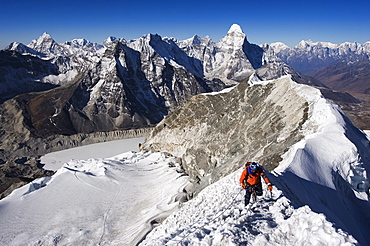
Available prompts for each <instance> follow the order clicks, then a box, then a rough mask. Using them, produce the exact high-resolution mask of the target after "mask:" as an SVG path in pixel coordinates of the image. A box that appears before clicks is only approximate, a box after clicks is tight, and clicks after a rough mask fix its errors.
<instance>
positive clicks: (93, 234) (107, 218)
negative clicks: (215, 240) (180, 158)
mask: <svg viewBox="0 0 370 246" xmlns="http://www.w3.org/2000/svg"><path fill="white" fill-rule="evenodd" d="M179 170H180V167H179V164H177V163H176V162H175V161H174V159H173V158H167V157H165V156H164V154H161V153H144V152H140V153H133V152H127V153H124V154H121V155H118V156H115V157H112V158H107V159H89V160H79V161H77V160H73V161H70V162H68V163H66V164H65V165H64V166H63V167H62V168H61V169H59V170H58V171H57V173H56V174H55V175H54V176H53V177H52V178H50V177H48V178H41V179H38V180H35V181H34V182H32V183H30V184H28V185H25V186H23V187H22V188H20V189H17V190H15V191H14V192H13V193H12V194H11V195H9V196H8V197H6V198H4V199H2V200H1V201H0V218H1V220H0V228H2V230H1V231H0V245H135V244H137V243H138V242H140V240H141V239H142V238H143V237H144V236H145V234H146V233H148V232H149V231H150V230H151V229H152V225H151V222H152V221H154V220H157V221H160V220H162V219H163V218H164V217H166V216H167V215H168V214H169V213H171V212H172V211H173V210H174V209H176V207H177V206H178V202H177V201H176V199H177V196H178V194H179V193H181V192H182V190H183V188H184V186H185V185H186V184H188V177H187V176H183V174H182V173H180V172H178V171H179Z"/></svg>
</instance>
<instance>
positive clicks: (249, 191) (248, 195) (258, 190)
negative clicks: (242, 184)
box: [244, 182, 262, 206]
mask: <svg viewBox="0 0 370 246" xmlns="http://www.w3.org/2000/svg"><path fill="white" fill-rule="evenodd" d="M253 187H254V190H255V191H256V195H257V196H262V183H261V182H259V183H258V184H256V185H253V186H247V188H246V189H245V196H244V204H245V206H247V205H248V204H249V200H250V199H251V195H252V190H253Z"/></svg>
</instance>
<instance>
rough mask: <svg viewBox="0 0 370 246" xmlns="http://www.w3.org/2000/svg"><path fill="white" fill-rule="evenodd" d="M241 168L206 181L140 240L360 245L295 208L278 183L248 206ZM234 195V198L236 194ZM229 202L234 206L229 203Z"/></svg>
mask: <svg viewBox="0 0 370 246" xmlns="http://www.w3.org/2000/svg"><path fill="white" fill-rule="evenodd" d="M241 171H242V170H238V171H236V172H234V173H232V174H230V175H228V176H227V177H225V178H223V179H221V180H220V181H218V182H216V183H214V184H212V185H210V186H208V187H207V188H205V189H204V190H203V191H202V192H200V193H199V195H198V196H197V197H195V198H194V199H192V200H190V201H189V202H187V203H185V204H183V205H182V206H181V208H180V210H179V211H178V212H177V213H174V214H172V215H170V216H169V217H168V218H167V219H166V220H165V221H164V222H163V223H162V224H161V225H159V226H158V227H156V228H155V229H154V230H153V231H152V232H151V233H150V234H149V235H148V236H147V238H146V239H145V240H144V241H143V242H142V243H141V244H140V245H151V246H152V245H157V246H160V245H220V246H221V245H356V244H357V241H356V240H355V239H354V238H353V237H352V236H350V235H348V234H347V233H345V232H343V231H342V230H340V229H336V228H335V227H334V226H333V224H332V223H330V222H328V221H327V220H326V218H325V216H324V215H323V214H318V213H315V212H313V211H312V210H311V209H310V208H309V207H308V206H302V207H300V208H297V209H295V208H294V207H293V206H292V205H291V204H290V203H291V202H290V200H289V199H287V198H286V197H285V196H284V194H283V193H282V192H281V191H280V190H278V189H277V188H276V187H274V188H273V192H272V196H273V200H271V197H270V194H269V192H268V191H267V189H266V186H265V185H263V188H264V195H263V196H262V197H258V200H257V202H255V203H250V204H249V205H248V206H247V207H245V206H244V190H243V191H242V192H240V189H241V188H240V186H239V184H238V180H239V176H240V174H241ZM235 195H237V196H236V199H235ZM230 205H231V206H230Z"/></svg>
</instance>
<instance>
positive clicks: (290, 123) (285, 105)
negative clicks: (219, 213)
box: [142, 76, 310, 192]
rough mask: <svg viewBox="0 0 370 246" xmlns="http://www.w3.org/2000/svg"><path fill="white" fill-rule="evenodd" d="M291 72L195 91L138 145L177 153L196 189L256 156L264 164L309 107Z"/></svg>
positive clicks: (277, 155)
mask: <svg viewBox="0 0 370 246" xmlns="http://www.w3.org/2000/svg"><path fill="white" fill-rule="evenodd" d="M297 86H305V85H298V84H297V83H296V82H294V81H292V80H291V79H290V77H287V76H285V77H283V78H281V79H276V80H274V81H272V82H269V83H258V84H252V85H251V84H250V83H248V81H244V82H241V83H240V84H239V85H237V86H236V87H235V88H233V89H232V90H231V91H230V92H225V93H218V94H205V95H197V96H194V97H192V98H191V99H189V100H187V101H186V103H184V104H182V105H181V106H180V107H178V108H177V109H176V110H175V111H173V112H172V113H171V114H170V115H168V116H167V117H165V119H164V120H163V121H161V122H160V123H159V124H158V125H157V126H156V127H155V129H154V130H153V131H152V132H151V134H150V135H149V136H148V137H147V138H146V141H145V143H144V144H143V145H142V149H143V150H152V151H161V152H167V153H170V154H171V155H173V156H176V157H179V158H181V160H182V162H183V166H184V169H185V170H186V172H187V173H189V174H190V176H191V177H192V178H193V179H194V180H195V181H198V183H199V184H198V186H197V188H196V189H195V192H196V191H199V189H202V188H203V187H205V186H206V185H208V184H210V183H213V182H215V181H217V180H218V179H220V178H221V177H223V176H224V175H226V174H228V173H230V172H231V171H234V170H236V169H238V168H239V167H241V166H242V165H243V164H244V163H245V161H247V160H250V161H259V162H260V163H261V164H262V165H264V167H266V168H267V169H268V170H272V169H273V168H275V167H276V166H277V165H278V164H279V162H280V161H281V156H282V155H283V154H284V153H285V152H286V151H287V149H288V148H289V147H290V146H292V145H293V144H294V143H296V142H298V141H299V140H300V139H301V138H302V134H301V133H300V130H301V127H302V125H303V124H304V123H305V121H306V120H307V118H308V115H309V110H310V107H309V105H308V103H307V101H306V100H305V99H303V98H302V97H301V96H299V95H298V93H297V92H296V90H295V87H297Z"/></svg>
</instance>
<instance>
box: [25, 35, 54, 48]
mask: <svg viewBox="0 0 370 246" xmlns="http://www.w3.org/2000/svg"><path fill="white" fill-rule="evenodd" d="M52 42H55V41H54V39H53V38H52V37H51V35H50V34H48V33H46V32H44V33H43V34H42V35H41V36H40V37H39V38H38V39H34V40H32V41H31V43H30V44H29V45H28V46H35V47H36V46H41V45H42V44H44V43H52Z"/></svg>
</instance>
